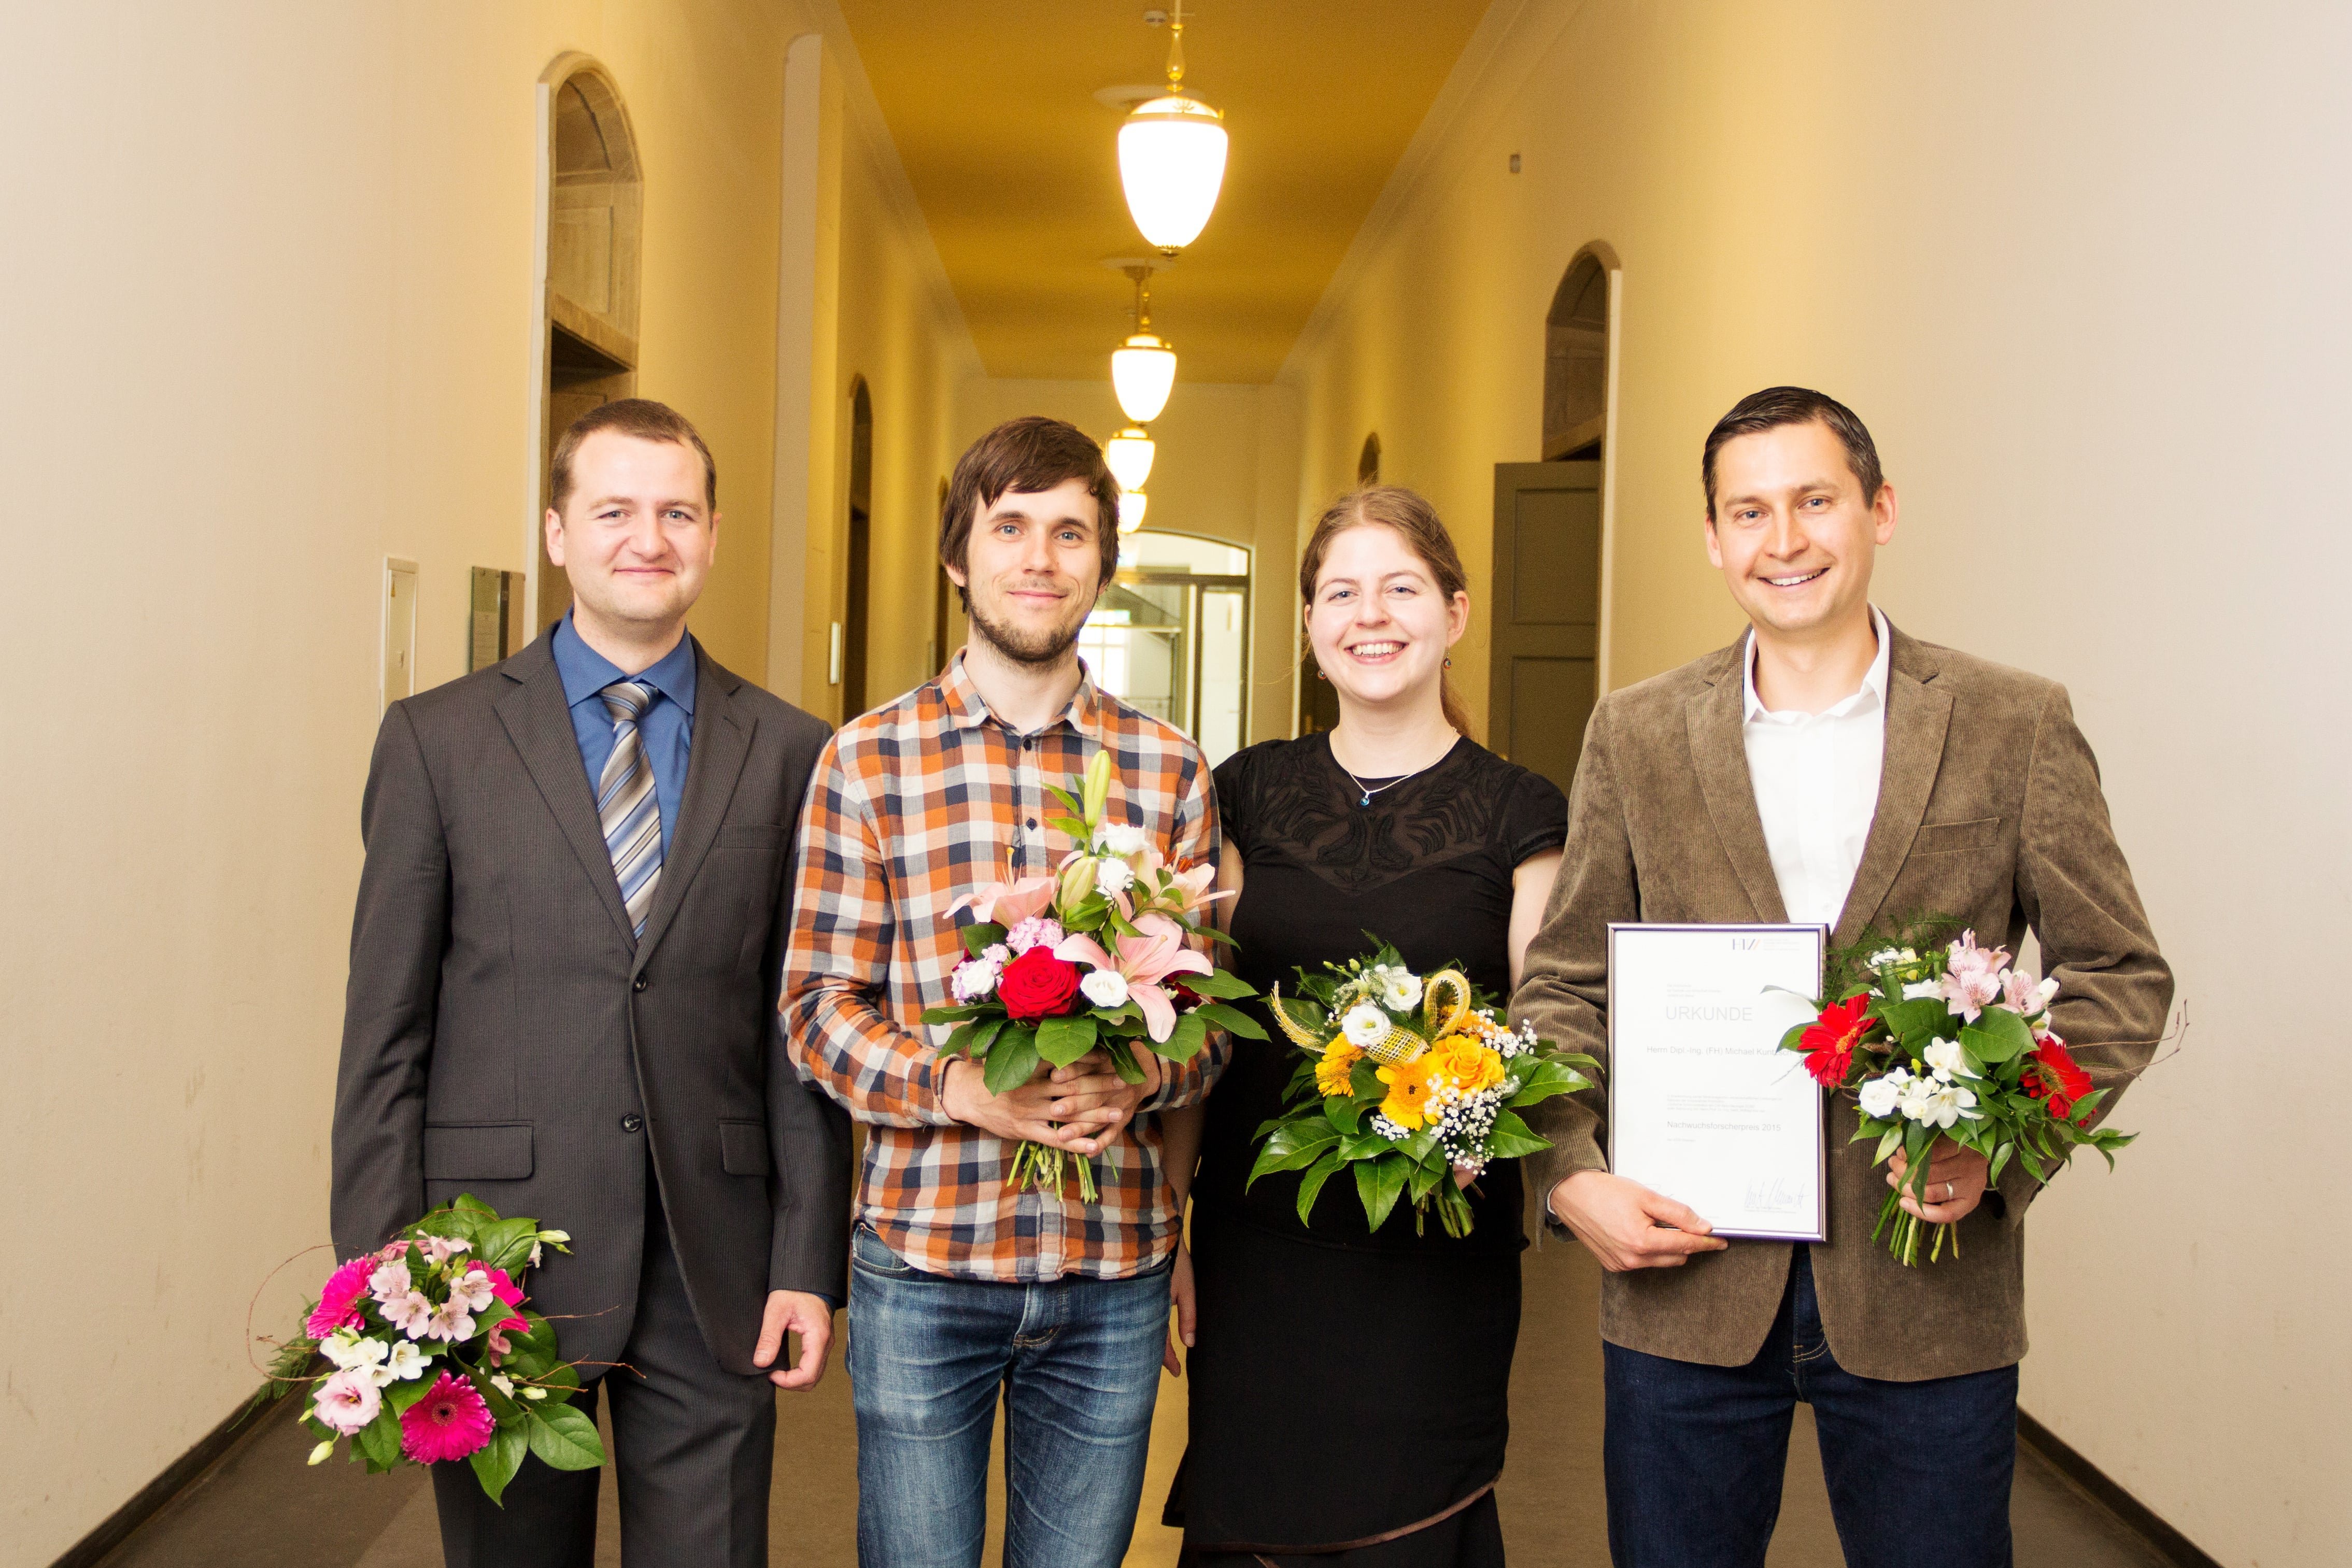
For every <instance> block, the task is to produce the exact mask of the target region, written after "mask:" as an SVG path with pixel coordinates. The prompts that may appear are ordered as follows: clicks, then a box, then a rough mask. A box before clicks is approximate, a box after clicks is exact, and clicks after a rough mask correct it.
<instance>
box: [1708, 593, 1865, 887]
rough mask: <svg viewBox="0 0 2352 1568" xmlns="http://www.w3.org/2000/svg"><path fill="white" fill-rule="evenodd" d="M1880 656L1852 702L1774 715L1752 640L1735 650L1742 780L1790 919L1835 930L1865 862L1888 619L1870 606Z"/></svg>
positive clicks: (1753, 636)
mask: <svg viewBox="0 0 2352 1568" xmlns="http://www.w3.org/2000/svg"><path fill="white" fill-rule="evenodd" d="M1870 619H1871V624H1872V625H1873V627H1874V629H1875V630H1876V631H1877V633H1878V657H1877V658H1875V659H1873V660H1872V661H1871V663H1870V673H1869V674H1866V675H1864V676H1863V678H1862V685H1861V687H1860V688H1859V689H1858V690H1856V691H1855V692H1854V694H1853V695H1852V696H1849V697H1847V698H1846V699H1845V700H1844V701H1843V702H1840V703H1838V704H1837V705H1836V706H1833V707H1831V708H1829V709H1827V710H1825V711H1823V712H1822V713H1771V712H1769V711H1767V710H1766V708H1765V706H1764V705H1763V704H1762V703H1761V702H1759V701H1758V700H1757V697H1756V633H1755V632H1752V631H1751V632H1748V641H1747V643H1745V644H1744V645H1743V646H1742V648H1741V650H1740V665H1741V679H1742V682H1743V685H1745V687H1746V698H1747V708H1746V713H1747V717H1746V719H1745V721H1744V722H1743V723H1742V724H1741V726H1740V734H1741V737H1742V738H1743V739H1744V740H1745V741H1746V743H1747V748H1748V779H1750V780H1751V781H1752V782H1753V783H1754V785H1755V789H1756V814H1757V815H1758V816H1759V817H1760V818H1762V819H1763V821H1764V847H1765V848H1766V849H1768V850H1769V851H1770V852H1771V855H1772V876H1773V879H1774V880H1775V881H1776V882H1778V883H1780V903H1781V904H1783V905H1784V906H1785V907H1786V908H1787V910H1788V912H1789V918H1790V920H1792V921H1796V922H1799V923H1801V924H1806V925H1811V924H1812V923H1814V922H1819V923H1820V924H1822V925H1828V926H1832V927H1834V926H1835V925H1837V923H1838V915H1839V913H1840V912H1841V911H1842V910H1843V909H1844V907H1845V895H1846V893H1847V890H1848V889H1850V888H1852V887H1853V873H1854V871H1855V869H1856V868H1857V867H1859V866H1860V865H1861V864H1862V846H1863V842H1864V840H1866V839H1868V838H1869V837H1870V821H1871V818H1872V817H1873V816H1874V815H1875V814H1876V813H1877V810H1878V775H1879V771H1880V769H1881V768H1882V767H1883V766H1884V764H1885V758H1886V670H1887V654H1888V648H1889V645H1890V643H1891V642H1892V638H1891V637H1890V635H1889V633H1888V631H1887V626H1886V617H1885V616H1884V615H1882V614H1880V613H1879V611H1878V607H1877V606H1876V605H1872V606H1871V609H1870Z"/></svg>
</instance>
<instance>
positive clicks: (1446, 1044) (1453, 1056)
mask: <svg viewBox="0 0 2352 1568" xmlns="http://www.w3.org/2000/svg"><path fill="white" fill-rule="evenodd" d="M1430 1055H1431V1056H1433V1057H1434V1058H1435V1059H1436V1061H1437V1066H1436V1069H1435V1071H1437V1073H1438V1074H1439V1075H1440V1076H1442V1077H1444V1078H1446V1079H1449V1080H1451V1081H1452V1082H1454V1084H1456V1085H1457V1086H1459V1087H1460V1088H1461V1090H1462V1092H1464V1093H1465V1094H1470V1093H1475V1092H1477V1091H1479V1090H1481V1089H1489V1088H1492V1087H1493V1086H1494V1085H1496V1084H1497V1083H1500V1082H1502V1081H1503V1059H1502V1057H1501V1056H1499V1055H1498V1054H1496V1052H1495V1051H1493V1050H1492V1049H1490V1048H1489V1047H1487V1046H1486V1044H1484V1043H1483V1042H1481V1041H1479V1040H1475V1039H1473V1038H1472V1037H1470V1036H1469V1035H1466V1034H1449V1035H1447V1036H1446V1037H1445V1038H1444V1040H1439V1041H1438V1042H1437V1044H1436V1045H1435V1046H1433V1047H1432V1048H1431V1050H1430Z"/></svg>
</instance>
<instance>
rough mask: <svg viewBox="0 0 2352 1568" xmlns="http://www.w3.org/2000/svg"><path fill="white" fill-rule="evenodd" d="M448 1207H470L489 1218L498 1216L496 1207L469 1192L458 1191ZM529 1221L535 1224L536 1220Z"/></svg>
mask: <svg viewBox="0 0 2352 1568" xmlns="http://www.w3.org/2000/svg"><path fill="white" fill-rule="evenodd" d="M449 1207H452V1208H464V1209H470V1210H472V1211H473V1212H474V1213H476V1214H480V1215H484V1216H487V1217H488V1218H491V1219H496V1218H498V1217H499V1211H498V1210H497V1209H495V1208H492V1207H490V1206H489V1205H488V1204H487V1203H484V1202H483V1201H482V1200H481V1199H480V1198H478V1197H475V1196H474V1195H473V1194H472V1193H470V1192H461V1193H459V1194H458V1195H457V1197H455V1198H454V1199H452V1200H451V1201H450V1204H449ZM531 1223H532V1224H534V1225H535V1224H537V1223H538V1221H537V1220H533V1221H532V1222H531Z"/></svg>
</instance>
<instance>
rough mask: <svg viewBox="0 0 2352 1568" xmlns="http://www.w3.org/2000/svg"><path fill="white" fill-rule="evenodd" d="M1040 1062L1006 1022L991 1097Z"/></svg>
mask: <svg viewBox="0 0 2352 1568" xmlns="http://www.w3.org/2000/svg"><path fill="white" fill-rule="evenodd" d="M1038 1061H1039V1056H1038V1051H1037V1031H1036V1030H1034V1029H1032V1028H1030V1027H1029V1026H1028V1025H1027V1024H1018V1023H1007V1024H1006V1025H1005V1026H1004V1030H1003V1033H1001V1034H999V1035H998V1036H997V1037H996V1043H995V1044H994V1045H992V1046H991V1047H990V1048H989V1051H988V1061H987V1063H986V1065H985V1066H983V1067H982V1069H981V1081H982V1082H984V1083H986V1084H987V1085H988V1092H990V1093H991V1094H1010V1093H1012V1092H1013V1091H1014V1090H1015V1089H1018V1088H1020V1087H1021V1086H1022V1085H1023V1084H1024V1083H1026V1082H1029V1080H1030V1079H1031V1078H1033V1077H1034V1076H1035V1075H1036V1072H1037V1062H1038ZM532 1451H533V1452H537V1450H536V1449H533V1450H532Z"/></svg>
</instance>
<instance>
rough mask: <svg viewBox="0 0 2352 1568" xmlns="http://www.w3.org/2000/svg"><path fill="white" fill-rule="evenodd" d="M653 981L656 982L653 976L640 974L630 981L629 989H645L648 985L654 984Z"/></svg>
mask: <svg viewBox="0 0 2352 1568" xmlns="http://www.w3.org/2000/svg"><path fill="white" fill-rule="evenodd" d="M653 983H654V982H653V978H652V977H651V976H647V975H639V976H638V977H636V978H635V979H634V980H631V981H630V982H629V989H631V990H633V991H642V990H644V989H645V988H646V987H647V986H650V985H652V984H653Z"/></svg>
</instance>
